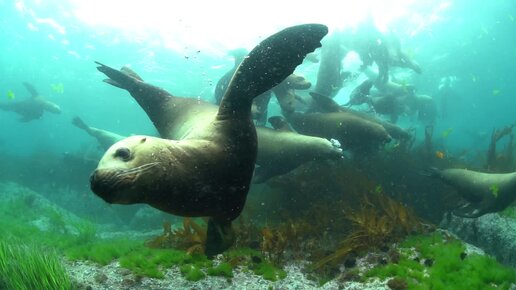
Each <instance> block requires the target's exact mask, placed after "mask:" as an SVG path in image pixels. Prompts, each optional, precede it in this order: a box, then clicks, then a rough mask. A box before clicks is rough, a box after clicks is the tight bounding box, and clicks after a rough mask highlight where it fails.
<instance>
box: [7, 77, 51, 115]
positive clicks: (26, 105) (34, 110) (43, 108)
mask: <svg viewBox="0 0 516 290" xmlns="http://www.w3.org/2000/svg"><path fill="white" fill-rule="evenodd" d="M23 84H24V85H25V88H26V89H27V90H28V91H29V92H30V94H31V98H30V99H27V100H23V101H18V102H9V103H2V104H0V109H2V110H4V111H10V112H15V113H17V114H18V115H20V116H21V118H20V119H19V120H20V122H29V121H32V120H37V119H40V118H41V117H42V116H43V113H45V112H50V113H53V114H60V113H61V108H60V107H59V106H58V105H57V104H55V103H52V102H50V101H48V100H46V99H44V98H43V97H42V96H40V95H39V94H38V92H37V91H36V89H35V88H34V87H33V86H32V85H31V84H29V83H23Z"/></svg>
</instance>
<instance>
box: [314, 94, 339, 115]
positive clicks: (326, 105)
mask: <svg viewBox="0 0 516 290" xmlns="http://www.w3.org/2000/svg"><path fill="white" fill-rule="evenodd" d="M309 94H310V96H312V99H313V100H314V101H315V102H316V103H317V105H318V106H319V108H320V109H321V110H323V112H324V113H334V112H340V111H341V107H340V106H339V104H337V102H335V101H334V100H333V99H332V98H330V97H328V96H325V95H322V94H319V93H316V92H310V93H309Z"/></svg>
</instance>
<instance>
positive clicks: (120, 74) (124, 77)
mask: <svg viewBox="0 0 516 290" xmlns="http://www.w3.org/2000/svg"><path fill="white" fill-rule="evenodd" d="M95 63H96V64H98V66H97V70H98V71H100V72H101V73H103V74H105V75H106V76H107V77H108V78H109V79H105V80H104V82H106V83H108V84H110V85H112V86H115V87H119V88H121V89H125V90H127V91H132V90H133V88H134V87H135V86H136V82H138V81H139V80H138V79H137V78H135V77H133V76H132V75H130V74H128V73H126V72H124V71H122V70H117V69H114V68H112V67H109V66H107V65H105V64H102V63H100V62H97V61H96V62H95Z"/></svg>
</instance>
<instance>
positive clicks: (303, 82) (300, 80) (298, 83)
mask: <svg viewBox="0 0 516 290" xmlns="http://www.w3.org/2000/svg"><path fill="white" fill-rule="evenodd" d="M283 82H285V83H286V85H287V86H288V88H290V89H293V90H308V89H309V88H310V87H311V86H312V83H311V82H310V81H309V80H307V79H306V78H305V77H304V76H301V75H296V74H291V75H289V76H288V77H287V78H286V79H285V80H284V81H283Z"/></svg>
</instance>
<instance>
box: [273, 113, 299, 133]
mask: <svg viewBox="0 0 516 290" xmlns="http://www.w3.org/2000/svg"><path fill="white" fill-rule="evenodd" d="M268 121H269V123H271V125H272V128H274V130H278V131H285V132H293V131H294V130H292V128H290V126H289V124H288V122H287V120H285V118H283V117H282V116H272V117H270V118H269V120H268Z"/></svg>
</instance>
